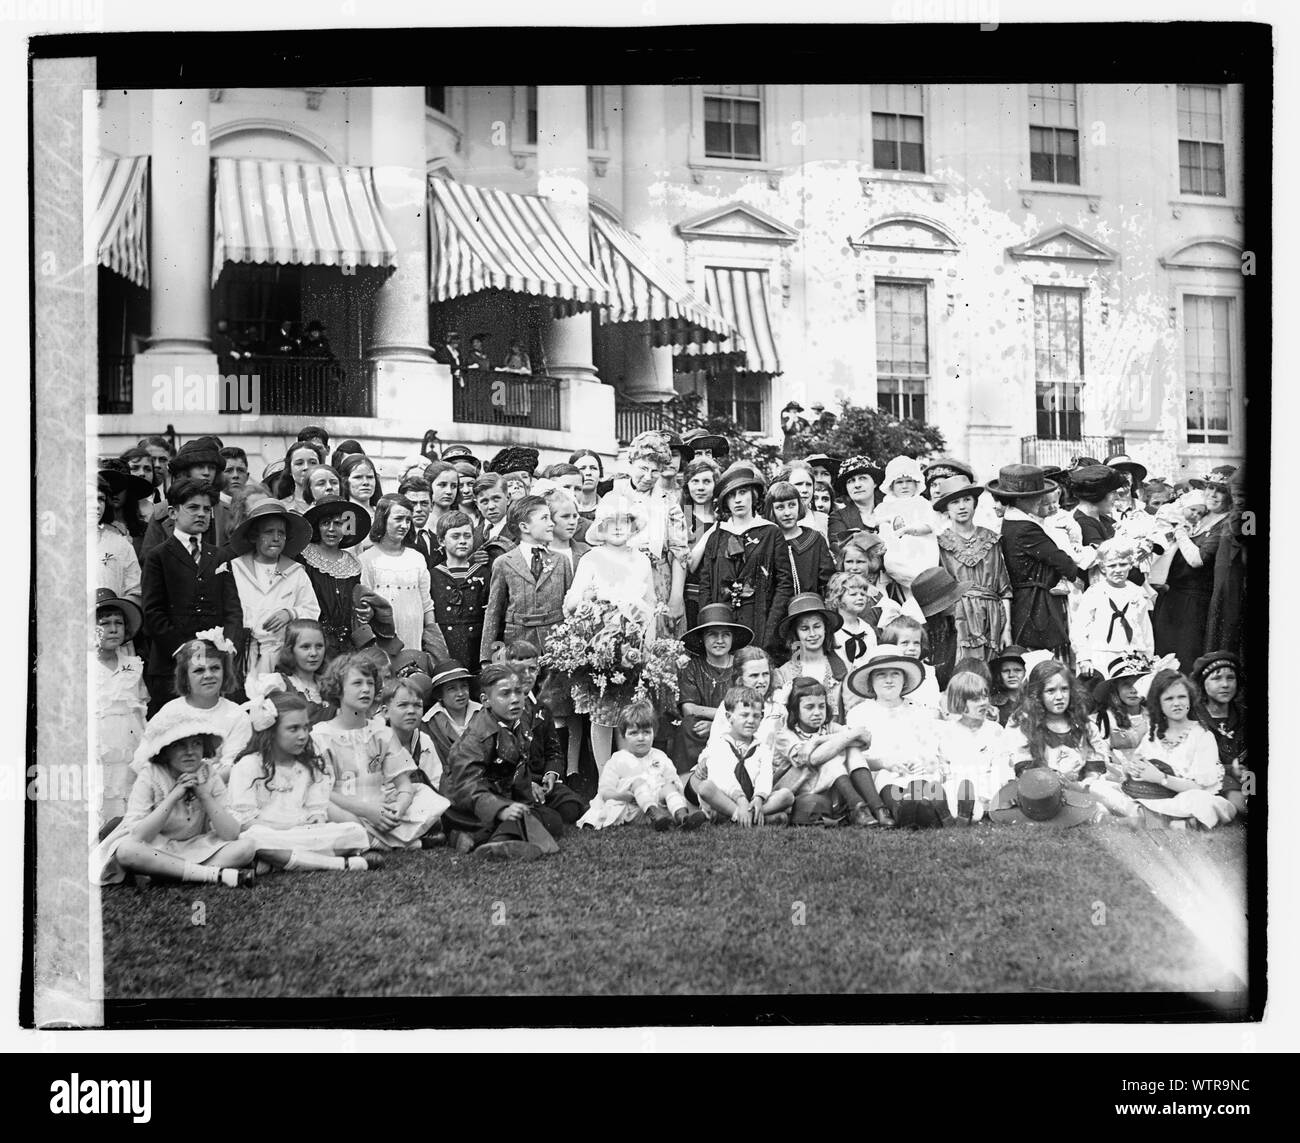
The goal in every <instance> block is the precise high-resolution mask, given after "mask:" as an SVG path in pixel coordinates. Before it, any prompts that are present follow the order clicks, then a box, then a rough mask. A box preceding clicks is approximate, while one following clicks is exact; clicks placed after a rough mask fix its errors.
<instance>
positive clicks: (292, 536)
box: [226, 496, 312, 559]
mask: <svg viewBox="0 0 1300 1143" xmlns="http://www.w3.org/2000/svg"><path fill="white" fill-rule="evenodd" d="M268 516H280V517H283V519H284V531H285V541H284V552H283V554H284V555H285V556H287V557H288V558H290V559H292V558H293V557H294V556H296V555H299V554H300V553H301V552H302V550H303V548H305V547H306V546H307V545H308V544H310V543H311V538H312V529H311V525H310V524H308V523H307V521H306V519H304V518H303V517H302V516H300V515H298V513H297V512H292V511H290V510H289V509H288V508H286V507H285V506H284V505H283V504H281V503H280V501H278V500H273V499H271V498H270V497H269V496H268V497H266V498H265V499H263V500H259V501H258V502H257V503H256V504H254V505H253V507H252V508H251V509H249V512H248V515H247V516H246V517H245V518H244V522H243V523H242V524H240V525H239V527H238V528H236V529H235V530H234V531H233V532H232V533H231V534H230V536H229V538H228V539H227V541H226V546H227V547H228V548H229V549H230V550H231V551H232V552H234V553H235V555H237V556H243V555H247V554H248V553H249V552H251V551H252V550H253V549H254V548H255V547H256V546H257V538H256V537H257V530H258V525H259V524H260V522H261V521H262V520H265V519H266V518H267V517H268Z"/></svg>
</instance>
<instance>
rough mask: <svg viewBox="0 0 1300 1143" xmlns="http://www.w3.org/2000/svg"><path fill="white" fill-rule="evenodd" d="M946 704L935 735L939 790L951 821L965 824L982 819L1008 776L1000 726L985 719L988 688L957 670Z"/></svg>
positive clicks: (970, 674) (1008, 767)
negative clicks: (940, 776)
mask: <svg viewBox="0 0 1300 1143" xmlns="http://www.w3.org/2000/svg"><path fill="white" fill-rule="evenodd" d="M945 700H946V702H947V707H948V715H949V718H948V721H947V722H944V723H942V724H941V726H940V730H939V756H940V758H941V759H942V761H943V766H944V772H945V774H946V777H945V779H944V783H943V789H944V793H945V794H946V795H947V798H948V809H949V811H950V812H951V813H952V815H953V819H954V822H955V823H956V824H957V825H970V824H971V823H972V822H977V821H980V820H982V819H983V817H984V814H985V811H986V810H987V809H988V806H989V803H990V802H992V801H993V799H994V797H995V796H996V794H997V792H998V791H999V790H1000V789H1001V788H1002V787H1003V786H1004V785H1006V783H1007V782H1009V781H1011V779H1012V776H1013V775H1012V771H1011V765H1010V763H1009V762H1008V760H1007V750H1006V744H1005V741H1004V733H1003V730H1002V727H1001V726H999V725H998V723H997V722H996V721H990V720H989V718H988V707H989V687H988V684H987V683H986V682H985V681H984V680H983V679H982V678H981V677H980V676H979V675H977V674H975V673H974V672H973V671H956V672H954V673H953V676H952V678H951V679H949V680H948V690H947V692H946V694H945Z"/></svg>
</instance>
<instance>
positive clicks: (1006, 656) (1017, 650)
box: [989, 643, 1029, 671]
mask: <svg viewBox="0 0 1300 1143" xmlns="http://www.w3.org/2000/svg"><path fill="white" fill-rule="evenodd" d="M1027 654H1029V652H1028V651H1026V650H1025V649H1024V648H1023V647H1021V646H1018V645H1017V644H1015V643H1013V644H1011V646H1010V647H1004V648H1003V649H1002V650H1001V651H999V652H998V653H997V654H996V655H993V656H992V657H991V658H990V659H989V670H990V671H996V670H998V668H1000V667H1001V666H1002V664H1003V663H1005V662H1009V661H1011V660H1015V661H1017V662H1019V663H1020V665H1021V666H1022V667H1023V666H1024V665H1025V656H1026V655H1027Z"/></svg>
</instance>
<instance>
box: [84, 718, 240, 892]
mask: <svg viewBox="0 0 1300 1143" xmlns="http://www.w3.org/2000/svg"><path fill="white" fill-rule="evenodd" d="M177 703H181V700H177V701H176V703H168V704H167V706H165V707H164V708H163V709H162V710H160V711H159V712H158V713H157V714H156V715H154V717H153V719H152V720H151V721H150V723H149V725H148V726H147V727H145V732H144V737H143V739H142V740H141V742H140V748H139V750H138V751H137V752H136V761H134V762H133V763H132V764H131V769H132V770H134V771H135V775H136V777H135V784H134V785H133V786H132V787H131V796H130V797H129V798H128V799H127V805H126V813H125V815H124V816H123V818H122V820H121V822H119V823H118V826H117V828H116V829H115V830H113V832H112V833H111V834H109V835H108V837H107V838H105V839H104V841H102V842H101V843H100V844H99V845H98V846H96V847H95V849H94V851H93V852H92V854H91V858H90V879H91V883H92V884H95V885H115V884H117V883H119V882H121V881H123V880H125V878H126V875H127V873H138V874H145V875H148V876H152V877H165V878H168V879H169V880H173V881H196V882H208V883H211V884H216V885H224V886H228V887H230V888H235V887H238V886H245V885H250V884H252V882H253V871H252V869H249V868H247V867H248V866H251V865H252V864H253V859H254V857H255V855H256V843H255V842H253V841H252V840H251V839H246V838H242V837H240V830H239V822H238V820H237V819H236V818H235V817H234V815H233V814H231V812H230V810H229V809H228V808H227V805H226V786H225V783H224V782H223V781H222V780H221V778H219V777H218V776H217V773H216V766H215V757H214V756H215V754H216V752H217V749H218V747H219V746H220V744H221V740H220V738H218V737H217V735H215V734H213V733H212V728H211V726H210V725H209V724H208V722H206V721H205V720H204V719H201V718H199V717H197V715H196V714H195V713H194V711H193V710H191V709H190V708H189V707H188V706H185V705H184V704H183V703H181V705H177Z"/></svg>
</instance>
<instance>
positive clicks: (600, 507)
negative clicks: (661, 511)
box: [587, 490, 650, 543]
mask: <svg viewBox="0 0 1300 1143" xmlns="http://www.w3.org/2000/svg"><path fill="white" fill-rule="evenodd" d="M615 516H627V517H629V518H630V519H631V521H632V524H631V528H632V534H633V535H635V534H636V533H637V532H640V531H642V530H643V529H644V528H645V527H646V526H647V525H648V524H649V523H650V516H649V510H648V508H647V506H646V503H645V501H644V500H643V499H642V498H641V497H640V496H630V495H628V493H626V492H623V491H621V490H615V491H612V492H606V493H605V495H604V496H602V497H601V498H600V499H599V500H598V501H596V518H595V520H594V521H593V522H592V525H591V527H590V528H588V529H587V541H588V543H590V542H591V539H592V537H593V536H594V537H595V538H596V540H598V541H599V542H601V543H604V541H605V525H606V523H608V522H609V521H610V520H612V519H613V518H614V517H615Z"/></svg>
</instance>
